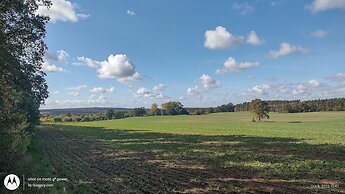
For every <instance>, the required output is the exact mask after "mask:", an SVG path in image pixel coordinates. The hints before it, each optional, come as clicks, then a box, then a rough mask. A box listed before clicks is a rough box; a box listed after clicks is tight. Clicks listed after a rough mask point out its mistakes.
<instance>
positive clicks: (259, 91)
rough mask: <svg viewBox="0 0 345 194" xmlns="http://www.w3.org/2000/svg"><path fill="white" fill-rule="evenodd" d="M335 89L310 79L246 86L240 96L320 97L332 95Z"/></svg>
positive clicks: (277, 97)
mask: <svg viewBox="0 0 345 194" xmlns="http://www.w3.org/2000/svg"><path fill="white" fill-rule="evenodd" d="M335 91H336V90H335V89H332V88H331V87H325V85H324V84H323V83H321V82H320V81H318V80H310V81H308V82H305V83H298V84H296V83H286V84H279V83H277V84H261V85H256V86H254V87H252V88H248V89H246V90H245V91H243V92H242V93H241V96H244V97H249V98H250V99H251V98H258V97H265V98H270V99H296V98H307V99H308V98H311V97H316V96H318V97H322V95H324V94H326V93H328V94H327V95H334V94H335Z"/></svg>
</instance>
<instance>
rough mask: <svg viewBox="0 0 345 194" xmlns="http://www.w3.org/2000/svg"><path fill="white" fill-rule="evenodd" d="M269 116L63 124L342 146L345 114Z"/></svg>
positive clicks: (217, 115) (245, 114) (246, 114)
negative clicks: (265, 117) (275, 138)
mask: <svg viewBox="0 0 345 194" xmlns="http://www.w3.org/2000/svg"><path fill="white" fill-rule="evenodd" d="M270 116H271V119H270V120H267V121H266V122H265V121H264V122H251V120H252V114H251V113H249V112H236V113H215V114H210V115H201V116H199V115H182V116H171V117H169V116H156V117H135V118H127V119H120V120H108V121H96V122H80V123H65V124H66V125H73V126H88V127H102V128H105V129H128V130H138V129H139V130H145V131H149V132H158V133H173V134H200V135H245V136H258V137H288V138H297V139H300V140H301V141H303V142H307V143H312V144H323V143H330V144H345V112H315V113H294V114H280V113H271V114H270Z"/></svg>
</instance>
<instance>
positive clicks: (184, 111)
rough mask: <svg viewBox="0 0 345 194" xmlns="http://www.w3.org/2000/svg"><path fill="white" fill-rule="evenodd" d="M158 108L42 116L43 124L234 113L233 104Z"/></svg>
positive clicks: (179, 104) (172, 102)
mask: <svg viewBox="0 0 345 194" xmlns="http://www.w3.org/2000/svg"><path fill="white" fill-rule="evenodd" d="M161 107H162V108H158V104H157V103H153V104H152V106H151V108H150V109H146V108H144V107H138V108H134V109H132V110H114V109H111V108H110V109H108V110H106V111H105V112H101V113H92V114H72V113H65V114H59V115H47V114H43V115H41V121H42V122H83V121H101V120H112V119H123V118H128V117H138V116H160V115H171V116H172V115H189V114H192V115H201V114H210V113H217V112H234V105H233V104H232V103H228V104H223V105H220V106H217V107H209V108H184V106H183V104H182V103H181V102H178V101H171V102H166V103H163V104H161Z"/></svg>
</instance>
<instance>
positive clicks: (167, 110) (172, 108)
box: [162, 102, 189, 115]
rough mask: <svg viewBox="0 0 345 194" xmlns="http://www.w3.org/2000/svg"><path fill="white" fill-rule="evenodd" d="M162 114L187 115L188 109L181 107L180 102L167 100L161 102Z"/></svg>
mask: <svg viewBox="0 0 345 194" xmlns="http://www.w3.org/2000/svg"><path fill="white" fill-rule="evenodd" d="M162 113H163V115H188V114H189V113H188V111H187V110H186V109H185V108H183V105H182V104H181V102H167V103H164V104H162Z"/></svg>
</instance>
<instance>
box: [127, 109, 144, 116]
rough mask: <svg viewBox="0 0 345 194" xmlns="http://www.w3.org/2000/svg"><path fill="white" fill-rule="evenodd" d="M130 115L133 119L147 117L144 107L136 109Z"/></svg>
mask: <svg viewBox="0 0 345 194" xmlns="http://www.w3.org/2000/svg"><path fill="white" fill-rule="evenodd" d="M130 115H131V116H132V117H137V116H144V115H146V110H145V108H144V107H141V108H134V109H133V110H132V111H131V112H130Z"/></svg>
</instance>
